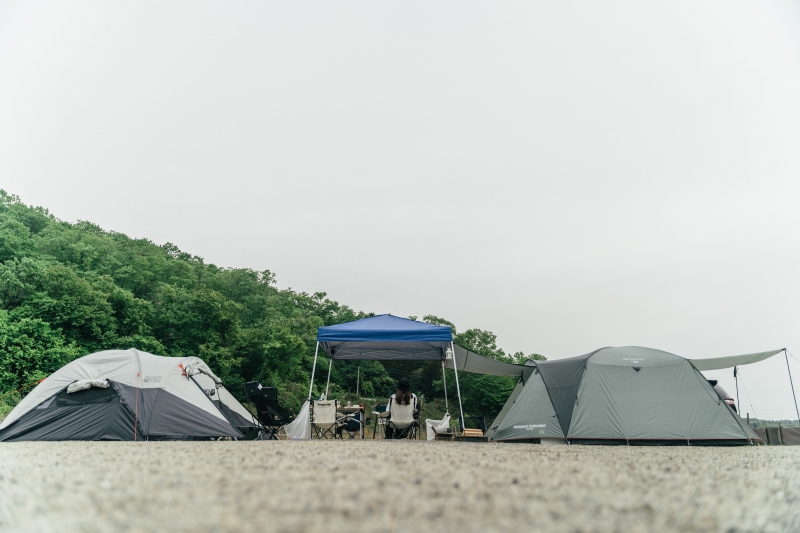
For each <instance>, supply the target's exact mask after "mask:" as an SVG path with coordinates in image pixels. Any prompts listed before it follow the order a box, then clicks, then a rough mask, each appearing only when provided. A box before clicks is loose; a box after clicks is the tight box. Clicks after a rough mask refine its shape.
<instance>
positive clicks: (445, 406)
mask: <svg viewBox="0 0 800 533" xmlns="http://www.w3.org/2000/svg"><path fill="white" fill-rule="evenodd" d="M455 356H456V355H455V353H453V357H455ZM444 370H445V366H444V361H442V383H443V384H444V410H445V411H446V412H447V414H450V407H449V406H448V405H447V374H446V373H445V371H444Z"/></svg>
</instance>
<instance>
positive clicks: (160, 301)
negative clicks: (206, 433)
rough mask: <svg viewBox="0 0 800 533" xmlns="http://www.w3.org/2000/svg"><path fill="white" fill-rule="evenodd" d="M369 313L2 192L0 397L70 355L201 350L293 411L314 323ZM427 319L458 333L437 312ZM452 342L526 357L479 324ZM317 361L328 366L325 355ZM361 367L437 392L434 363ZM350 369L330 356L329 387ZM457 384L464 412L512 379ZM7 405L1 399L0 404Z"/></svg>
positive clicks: (365, 378)
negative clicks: (68, 218)
mask: <svg viewBox="0 0 800 533" xmlns="http://www.w3.org/2000/svg"><path fill="white" fill-rule="evenodd" d="M370 315H371V313H363V312H357V311H354V310H352V309H350V308H349V307H347V306H344V305H340V304H338V303H337V302H334V301H331V300H330V299H328V298H327V297H326V295H325V293H316V294H311V295H310V294H306V293H298V292H294V291H292V290H280V289H278V288H277V287H276V286H275V276H274V275H273V274H272V273H271V272H270V271H263V272H258V271H254V270H250V269H234V268H220V267H217V266H215V265H212V264H208V263H205V262H204V261H203V259H202V258H200V257H197V256H193V255H190V254H188V253H185V252H182V251H181V250H179V249H178V248H177V247H176V246H174V245H172V244H165V245H161V246H159V245H156V244H154V243H153V242H150V241H148V240H146V239H131V238H129V237H127V236H125V235H123V234H121V233H116V232H113V231H105V230H103V229H101V228H99V227H98V226H96V225H94V224H92V223H89V222H78V223H77V224H70V223H68V222H63V221H61V220H58V219H57V218H55V217H54V216H53V215H51V214H50V213H49V212H48V211H47V210H46V209H43V208H41V207H30V206H27V205H25V204H23V203H22V202H21V201H20V200H19V198H17V197H16V196H13V195H10V194H8V193H6V192H5V191H0V397H2V396H5V397H6V402H8V401H9V399H11V401H13V399H14V398H19V394H11V393H12V392H13V391H15V390H16V389H19V388H20V387H24V386H26V385H29V384H31V383H32V382H35V381H36V380H39V379H41V378H43V377H45V376H47V375H48V374H50V373H52V372H53V371H55V370H57V369H58V368H60V367H61V366H63V365H64V364H66V363H67V362H69V361H70V360H72V359H75V358H77V357H80V356H82V355H86V354H88V353H91V352H95V351H99V350H106V349H111V348H123V349H124V348H131V347H133V348H138V349H141V350H144V351H148V352H152V353H155V354H159V355H169V356H182V355H197V356H199V357H201V358H203V359H204V360H205V361H206V362H207V363H208V364H209V365H210V366H211V367H212V368H213V369H214V371H215V372H217V373H218V374H219V375H220V377H222V379H223V380H224V381H225V382H226V383H227V384H228V387H229V388H230V389H231V390H232V391H234V392H238V391H239V390H240V384H241V383H242V382H244V381H246V380H253V379H257V380H261V381H262V383H265V384H270V385H275V386H278V387H279V388H280V391H281V397H282V399H283V401H285V402H286V403H287V405H288V406H289V407H290V408H293V409H297V408H298V407H299V405H300V403H301V401H302V400H303V399H304V397H305V395H306V394H307V392H308V389H307V387H308V380H309V377H310V371H311V363H312V360H313V349H314V343H315V338H316V329H317V327H319V326H322V325H330V324H336V323H340V322H347V321H350V320H355V319H358V318H363V317H366V316H370ZM425 320H428V321H430V322H436V323H439V324H447V325H451V326H452V327H453V329H454V331H455V326H453V325H452V324H450V323H449V322H447V321H446V320H444V319H440V318H437V317H434V316H426V317H425ZM456 342H457V343H458V344H461V345H463V346H465V347H469V348H472V349H474V350H476V351H478V352H480V353H482V354H484V355H487V356H490V357H495V358H499V359H505V360H510V359H514V358H519V357H521V356H522V354H521V353H518V354H515V355H513V356H509V355H506V354H505V352H504V351H503V350H501V349H499V348H498V347H497V346H496V337H495V336H494V335H493V334H492V333H490V332H487V331H483V330H479V329H472V330H467V331H465V332H463V333H460V334H458V333H457V340H456ZM322 365H323V366H322V368H323V369H324V370H325V371H326V370H327V362H326V361H323V362H322ZM360 367H361V368H360V373H361V378H362V382H361V385H360V391H361V392H362V394H364V395H367V396H371V395H376V396H388V395H389V394H391V392H392V387H393V384H394V382H395V377H396V374H398V373H406V374H412V375H413V379H412V383H414V382H416V383H415V387H417V389H418V390H419V391H420V392H422V393H423V394H425V395H426V397H428V398H429V399H431V398H433V397H437V396H441V395H442V393H443V391H442V384H441V376H437V374H436V368H433V367H432V366H431V365H416V366H415V367H404V366H402V365H395V366H394V367H392V366H391V365H387V366H386V367H384V365H382V364H380V363H375V362H372V363H370V362H362V363H361V364H360ZM355 368H356V366H355V365H354V364H341V365H340V364H338V363H337V364H336V365H334V367H333V379H332V382H333V383H335V385H336V389H335V391H336V392H338V393H344V392H347V391H353V390H355V380H356V370H355ZM440 368H441V367H439V369H440ZM460 377H461V376H460ZM452 381H453V380H448V383H447V385H448V390H450V389H451V387H452V386H453V385H454V384H453V383H452ZM461 383H462V392H464V395H465V398H464V399H465V405H464V409H465V411H467V413H470V414H473V413H480V414H488V415H491V414H492V413H496V412H497V411H498V410H499V408H500V407H501V406H502V403H503V401H505V398H506V397H507V396H508V393H509V392H510V390H511V388H512V387H513V380H510V379H508V378H496V377H490V376H464V377H462V378H461ZM322 386H324V383H322ZM453 392H454V391H453ZM22 394H24V391H23V392H22ZM9 405H10V404H9V403H5V404H3V403H2V400H0V409H4V408H5V410H7V409H8V408H9ZM451 410H452V409H451ZM2 415H3V413H2V412H0V417H2Z"/></svg>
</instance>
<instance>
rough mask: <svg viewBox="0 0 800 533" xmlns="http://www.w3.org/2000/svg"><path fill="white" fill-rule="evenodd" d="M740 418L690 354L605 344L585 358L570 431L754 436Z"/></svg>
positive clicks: (584, 435) (574, 434) (571, 434)
mask: <svg viewBox="0 0 800 533" xmlns="http://www.w3.org/2000/svg"><path fill="white" fill-rule="evenodd" d="M637 369H638V370H637ZM736 418H737V417H736V416H735V415H732V413H731V412H730V409H729V408H728V406H727V404H726V403H725V402H724V401H722V399H721V398H720V397H719V395H718V394H717V393H716V392H715V391H714V388H713V387H712V386H711V385H710V384H709V383H708V381H707V380H706V379H705V378H704V377H703V376H702V374H700V373H699V372H698V371H696V370H695V369H694V367H692V365H691V364H690V363H689V362H688V361H687V360H686V359H683V358H682V357H678V356H676V355H673V354H670V353H667V352H662V351H660V350H651V349H647V348H633V347H629V348H613V349H608V348H607V349H603V350H598V351H597V352H595V355H594V356H593V357H591V358H590V359H589V360H588V362H587V366H586V375H585V378H584V380H583V382H582V384H581V388H580V390H579V391H578V398H577V400H576V401H575V411H574V414H573V419H572V420H573V421H572V425H571V426H570V428H569V430H568V433H567V435H568V438H569V439H570V440H590V439H611V440H626V441H628V440H648V439H659V440H676V441H696V440H727V439H732V440H747V439H748V437H750V438H755V434H753V435H752V436H749V435H747V433H746V432H745V430H744V429H743V428H742V427H741V426H740V424H739V423H738V422H737V420H736Z"/></svg>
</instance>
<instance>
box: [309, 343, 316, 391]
mask: <svg viewBox="0 0 800 533" xmlns="http://www.w3.org/2000/svg"><path fill="white" fill-rule="evenodd" d="M318 353H319V341H317V347H316V348H315V349H314V366H313V367H311V383H310V384H309V385H308V401H309V402H310V401H311V389H313V388H314V372H315V371H316V370H317V354H318Z"/></svg>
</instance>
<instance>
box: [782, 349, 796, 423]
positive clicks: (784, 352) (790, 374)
mask: <svg viewBox="0 0 800 533" xmlns="http://www.w3.org/2000/svg"><path fill="white" fill-rule="evenodd" d="M783 355H785V356H786V370H788V371H789V384H791V386H792V398H794V410H795V412H796V413H797V421H798V422H800V409H797V396H795V394H794V382H793V381H792V369H791V368H790V367H789V352H787V351H786V348H784V349H783Z"/></svg>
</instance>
